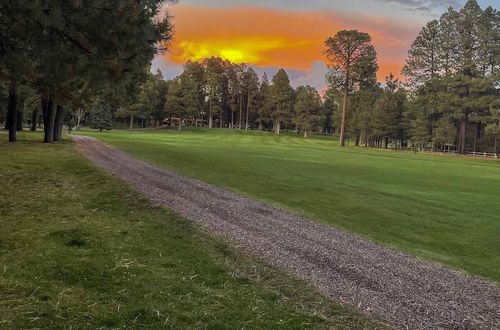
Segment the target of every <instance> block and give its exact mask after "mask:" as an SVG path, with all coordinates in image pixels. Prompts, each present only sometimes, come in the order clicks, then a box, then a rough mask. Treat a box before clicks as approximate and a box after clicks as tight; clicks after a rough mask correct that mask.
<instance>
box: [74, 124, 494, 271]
mask: <svg viewBox="0 0 500 330" xmlns="http://www.w3.org/2000/svg"><path fill="white" fill-rule="evenodd" d="M83 134H89V135H93V136H95V137H97V138H99V139H101V140H103V141H106V142H108V143H111V144H113V145H115V146H117V147H118V148H120V149H122V150H124V151H126V152H128V153H130V154H133V155H135V156H137V157H139V158H142V159H145V160H148V161H150V162H152V163H155V164H157V165H160V166H164V167H167V168H171V169H173V170H175V171H178V172H180V173H183V174H185V175H188V176H191V177H196V178H199V179H201V180H204V181H206V182H209V183H212V184H216V185H219V186H222V187H225V188H229V189H232V190H234V191H236V192H239V193H242V194H245V195H247V196H251V197H254V198H257V199H260V200H264V201H266V202H268V203H272V204H275V205H279V206H282V207H285V208H288V209H291V210H293V211H294V212H297V213H300V214H303V215H306V216H308V217H311V218H313V219H316V220H317V221H320V222H323V223H327V224H331V225H334V226H337V227H339V228H343V229H346V230H349V231H353V232H356V233H359V234H362V235H364V236H366V237H369V238H371V239H374V240H376V241H378V242H381V243H383V244H385V245H387V246H390V247H393V248H397V249H400V250H403V251H406V252H409V253H412V254H415V255H417V256H421V257H424V258H427V259H429V260H434V261H438V262H442V263H445V264H448V265H451V266H453V267H456V268H459V269H463V270H465V271H468V272H470V273H473V274H478V275H482V276H485V277H489V278H491V279H493V280H496V281H500V253H499V251H500V203H499V200H498V196H500V162H498V161H496V160H477V159H470V158H460V157H450V156H439V155H424V154H413V153H411V152H394V151H380V150H368V149H363V148H346V149H340V148H338V147H337V144H336V142H335V141H333V140H332V139H331V138H329V137H316V138H313V139H310V140H307V141H306V140H304V139H302V138H300V137H298V136H296V135H286V136H279V137H278V136H275V135H272V134H270V133H261V132H241V131H229V130H217V129H216V130H207V129H190V130H186V131H184V132H182V133H180V134H179V133H178V132H177V131H175V130H160V131H147V132H140V131H139V132H137V131H134V132H129V131H113V132H109V133H102V134H98V133H92V132H86V133H85V132H84V133H83Z"/></svg>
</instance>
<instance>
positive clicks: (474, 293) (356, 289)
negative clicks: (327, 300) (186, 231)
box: [73, 136, 500, 329]
mask: <svg viewBox="0 0 500 330" xmlns="http://www.w3.org/2000/svg"><path fill="white" fill-rule="evenodd" d="M73 139H74V140H75V141H76V145H77V149H78V150H79V151H80V152H81V153H82V154H84V155H85V156H86V157H87V158H89V159H90V160H91V161H93V162H94V163H95V164H97V165H99V166H101V167H103V168H105V169H107V170H108V171H110V172H111V173H113V174H114V175H115V176H117V177H120V178H122V179H124V180H126V181H128V182H129V183H131V184H132V185H134V186H135V187H137V189H138V190H140V191H141V192H143V193H144V194H145V195H147V196H148V197H149V198H150V199H151V200H152V201H153V202H155V203H157V204H159V205H163V206H166V207H168V208H170V209H173V210H175V211H177V212H178V213H180V214H182V215H183V216H185V217H187V218H189V219H192V220H195V221H199V222H201V223H202V224H204V225H205V226H206V227H208V228H210V229H211V230H212V231H214V232H215V233H217V234H220V235H223V236H225V237H227V238H228V239H229V240H230V241H231V242H232V243H233V244H235V245H236V246H238V247H241V248H242V249H244V250H246V251H247V252H249V253H251V254H253V255H256V256H258V257H261V258H264V259H265V260H267V261H268V262H270V263H271V264H273V265H276V266H278V267H281V268H284V269H287V270H288V271H290V272H291V273H294V274H296V275H298V276H299V277H301V278H303V279H305V280H307V281H309V282H311V283H313V284H314V285H315V286H316V287H318V288H319V289H320V290H321V291H322V292H323V293H324V294H325V295H327V296H328V297H331V298H333V299H337V300H340V301H342V302H344V303H348V304H350V305H353V306H355V307H357V308H358V309H359V310H360V311H362V312H364V313H367V314H370V315H374V316H376V317H378V318H381V319H383V320H385V321H387V322H389V323H390V324H393V325H395V326H397V327H400V328H403V329H500V287H498V286H496V285H495V284H493V283H490V282H489V281H486V280H484V279H480V278H477V277H474V276H469V275H465V274H462V273H459V272H456V271H454V270H451V269H448V268H446V267H443V266H440V265H436V264H433V263H430V262H427V261H423V260H420V259H418V258H416V257H413V256H409V255H406V254H403V253H400V252H397V251H394V250H391V249H388V248H385V247H382V246H380V245H378V244H375V243H373V242H371V241H369V240H366V239H363V238H360V237H358V236H356V235H354V234H351V233H347V232H344V231H341V230H338V229H335V228H334V227H330V226H327V225H322V224H319V223H316V222H314V221H312V220H309V219H306V218H304V217H301V216H297V215H294V214H291V213H289V212H287V211H284V210H282V209H278V208H275V207H270V206H267V205H266V204H263V203H261V202H258V201H255V200H252V199H249V198H246V197H242V196H240V195H238V194H236V193H233V192H230V191H227V190H224V189H221V188H218V187H215V186H213V185H210V184H207V183H204V182H201V181H198V180H195V179H191V178H187V177H185V176H182V175H180V174H178V173H175V172H172V171H169V170H167V169H163V168H160V167H157V166H154V165H151V164H149V163H147V162H144V161H141V160H139V159H137V158H134V157H132V156H129V155H127V154H125V153H123V152H121V151H119V150H117V149H114V148H112V147H109V146H107V145H105V144H103V143H102V142H99V141H98V140H96V139H93V138H90V137H84V136H73ZM207 170H209V169H208V168H207ZM499 253H500V251H499Z"/></svg>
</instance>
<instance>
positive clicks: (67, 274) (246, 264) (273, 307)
mask: <svg viewBox="0 0 500 330" xmlns="http://www.w3.org/2000/svg"><path fill="white" fill-rule="evenodd" d="M114 134H116V133H114ZM118 134H120V133H118ZM109 136H110V137H112V136H114V135H109ZM152 136H154V135H152ZM116 137H117V136H116ZM137 137H139V135H137ZM158 137H160V135H158ZM170 137H171V138H175V136H174V135H171V136H170ZM5 140H6V136H5V134H4V133H1V134H0V168H1V171H0V186H1V188H0V229H1V231H0V328H2V329H4V328H5V329H28V328H29V329H35V328H37V329H62V328H64V329H71V328H73V329H97V328H115V329H116V328H124V327H126V328H149V329H159V328H174V329H201V328H204V329H236V328H239V329H243V328H247V329H248V328H259V329H260V328H262V329H265V328H268V329H279V328H282V329H285V328H286V329H290V328H297V329H299V328H300V329H302V328H315V329H316V328H339V329H341V328H342V329H354V328H357V329H365V328H382V326H381V325H380V324H377V323H374V322H373V321H370V320H368V319H367V318H366V317H364V316H361V315H359V314H358V313H357V312H355V311H353V310H352V309H351V308H349V307H343V306H341V305H340V304H338V303H335V302H332V301H330V300H328V299H326V298H324V297H323V296H321V295H320V294H318V293H317V292H316V291H315V290H314V289H313V288H311V287H310V286H308V285H307V284H305V283H304V282H302V281H300V280H297V279H295V278H293V277H291V276H289V275H287V274H286V273H284V272H281V271H279V270H277V269H275V268H273V267H269V266H266V265H265V264H263V263H261V262H260V261H259V260H256V259H253V258H250V257H248V256H245V255H244V254H242V253H240V252H239V251H238V250H236V249H233V248H231V247H229V246H228V245H227V244H226V243H224V242H223V241H221V240H220V239H218V238H214V237H213V236H211V235H210V234H208V233H207V232H205V230H203V229H201V228H200V227H198V226H197V225H195V224H193V223H191V221H188V220H186V219H184V218H182V217H180V216H178V215H177V214H175V213H173V212H171V211H168V210H165V209H162V208H157V207H152V206H151V205H150V204H149V203H148V202H147V201H146V200H145V199H143V198H142V197H141V196H140V195H139V194H138V193H136V192H135V191H134V190H133V189H131V187H129V186H128V185H127V184H125V183H123V182H122V181H120V180H117V179H115V178H113V177H112V176H110V175H108V174H107V173H105V172H104V171H103V170H100V169H98V168H96V167H95V166H93V165H91V164H90V163H89V162H88V161H87V160H85V159H84V158H83V157H82V156H81V155H79V154H78V153H77V152H76V151H74V149H73V145H72V143H70V142H68V141H66V142H63V143H58V144H54V145H44V144H42V143H40V142H38V141H40V140H41V135H40V134H35V135H33V134H28V133H24V134H20V140H21V142H18V143H16V144H7V143H6V142H5ZM165 154H166V153H165Z"/></svg>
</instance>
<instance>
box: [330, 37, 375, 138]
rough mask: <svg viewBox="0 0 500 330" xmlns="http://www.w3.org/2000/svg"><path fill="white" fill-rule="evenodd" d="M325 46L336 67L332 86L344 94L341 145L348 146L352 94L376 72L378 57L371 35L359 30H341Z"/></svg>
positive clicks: (332, 76) (332, 66)
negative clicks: (346, 136) (360, 82)
mask: <svg viewBox="0 0 500 330" xmlns="http://www.w3.org/2000/svg"><path fill="white" fill-rule="evenodd" d="M325 46H326V49H325V54H326V56H327V58H328V60H329V62H330V63H329V64H330V67H331V68H332V74H330V76H329V80H330V83H331V84H334V85H338V88H339V89H340V90H342V93H343V95H344V100H343V103H342V117H341V124H340V146H341V147H344V146H345V135H346V126H347V107H348V98H349V94H350V93H351V91H352V90H353V85H354V83H355V82H356V81H359V80H363V77H364V76H366V75H371V74H372V73H373V72H376V70H377V65H376V56H377V55H376V52H375V48H374V47H373V45H372V44H371V37H370V35H369V34H368V33H363V32H359V31H358V30H349V31H347V30H343V31H340V32H338V33H337V34H336V35H335V36H334V37H330V38H328V40H326V41H325Z"/></svg>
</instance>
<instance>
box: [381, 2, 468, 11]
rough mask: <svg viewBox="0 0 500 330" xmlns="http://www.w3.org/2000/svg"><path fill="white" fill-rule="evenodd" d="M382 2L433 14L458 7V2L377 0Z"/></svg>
mask: <svg viewBox="0 0 500 330" xmlns="http://www.w3.org/2000/svg"><path fill="white" fill-rule="evenodd" d="M379 1H383V2H393V3H398V4H400V5H403V6H406V7H409V8H411V9H413V10H416V11H420V12H427V13H429V12H433V11H435V10H442V9H443V8H448V7H450V6H451V7H455V8H457V7H459V6H460V2H459V1H458V0H379Z"/></svg>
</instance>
